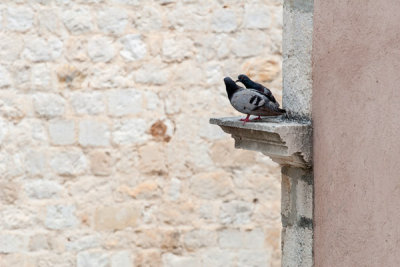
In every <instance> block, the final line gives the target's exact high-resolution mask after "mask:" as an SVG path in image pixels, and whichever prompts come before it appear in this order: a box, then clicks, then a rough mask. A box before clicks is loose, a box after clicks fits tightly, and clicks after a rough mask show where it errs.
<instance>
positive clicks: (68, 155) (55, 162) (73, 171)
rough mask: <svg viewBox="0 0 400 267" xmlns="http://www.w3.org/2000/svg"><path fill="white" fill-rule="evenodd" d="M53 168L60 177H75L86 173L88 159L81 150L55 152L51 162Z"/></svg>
mask: <svg viewBox="0 0 400 267" xmlns="http://www.w3.org/2000/svg"><path fill="white" fill-rule="evenodd" d="M50 166H51V168H52V169H53V170H54V171H55V172H56V173H58V174H60V175H65V176H75V175H78V174H82V173H83V172H85V170H86V168H87V159H86V157H85V155H84V154H83V153H82V152H81V151H79V150H71V151H66V152H61V151H59V152H55V153H53V155H52V159H51V160H50Z"/></svg>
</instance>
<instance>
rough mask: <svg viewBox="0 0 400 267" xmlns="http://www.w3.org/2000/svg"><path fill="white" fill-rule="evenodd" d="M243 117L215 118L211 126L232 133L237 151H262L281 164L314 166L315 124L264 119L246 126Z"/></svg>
mask: <svg viewBox="0 0 400 267" xmlns="http://www.w3.org/2000/svg"><path fill="white" fill-rule="evenodd" d="M240 118H241V117H227V118H211V119H210V123H211V124H215V125H218V126H220V127H221V128H222V130H223V131H224V132H226V133H229V134H231V135H232V137H233V139H235V148H240V149H247V150H254V151H259V152H262V153H263V154H264V155H267V156H269V157H271V158H272V160H273V161H275V162H277V163H279V164H281V165H290V166H294V167H300V168H309V167H311V162H312V158H311V155H312V154H311V152H312V151H311V150H312V147H311V144H312V143H311V138H312V126H311V122H309V121H292V120H286V119H282V118H281V117H269V118H265V117H264V118H263V119H262V120H260V121H257V122H248V123H246V124H245V125H243V122H241V121H239V119H240Z"/></svg>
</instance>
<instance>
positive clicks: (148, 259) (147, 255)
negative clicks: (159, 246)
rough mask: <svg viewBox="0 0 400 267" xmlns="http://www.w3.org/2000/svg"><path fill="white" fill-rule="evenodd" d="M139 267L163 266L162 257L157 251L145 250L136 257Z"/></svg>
mask: <svg viewBox="0 0 400 267" xmlns="http://www.w3.org/2000/svg"><path fill="white" fill-rule="evenodd" d="M135 264H136V265H135V266H137V267H159V266H162V263H161V255H160V252H158V251H157V250H147V251H146V250H144V251H141V252H138V253H137V254H136V257H135Z"/></svg>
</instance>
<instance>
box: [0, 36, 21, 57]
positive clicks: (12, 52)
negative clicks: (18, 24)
mask: <svg viewBox="0 0 400 267" xmlns="http://www.w3.org/2000/svg"><path fill="white" fill-rule="evenodd" d="M22 49H23V40H22V38H21V36H19V35H17V34H12V33H7V34H4V33H1V34H0V57H1V59H2V60H3V61H15V60H17V59H18V57H19V55H20V53H21V51H22Z"/></svg>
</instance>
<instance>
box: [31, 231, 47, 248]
mask: <svg viewBox="0 0 400 267" xmlns="http://www.w3.org/2000/svg"><path fill="white" fill-rule="evenodd" d="M50 249H51V245H50V242H49V237H48V236H47V235H46V234H35V235H33V236H31V238H30V241H29V250H31V251H41V250H50Z"/></svg>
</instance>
